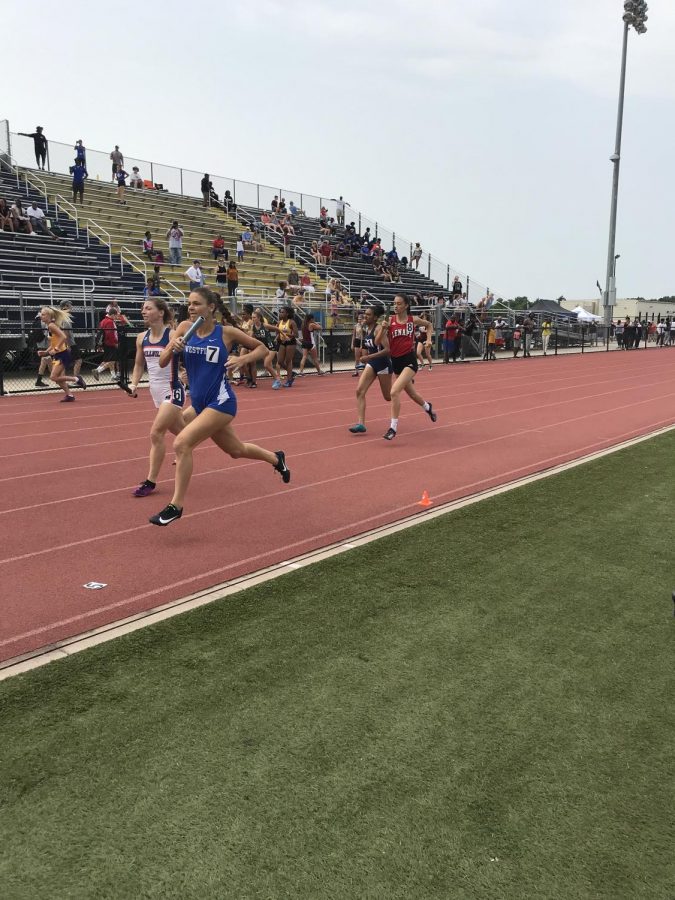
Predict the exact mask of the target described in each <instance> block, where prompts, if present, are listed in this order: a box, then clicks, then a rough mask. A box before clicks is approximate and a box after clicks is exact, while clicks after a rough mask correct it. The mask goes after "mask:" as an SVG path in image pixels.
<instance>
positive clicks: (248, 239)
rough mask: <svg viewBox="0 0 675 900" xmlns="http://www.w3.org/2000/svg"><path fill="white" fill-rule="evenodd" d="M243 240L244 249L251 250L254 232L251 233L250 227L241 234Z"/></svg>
mask: <svg viewBox="0 0 675 900" xmlns="http://www.w3.org/2000/svg"><path fill="white" fill-rule="evenodd" d="M241 239H242V241H243V244H244V249H245V250H250V249H251V247H252V245H253V233H252V231H251V229H250V228H249V226H248V225H247V226H246V228H245V229H244V230H243V231H242V233H241Z"/></svg>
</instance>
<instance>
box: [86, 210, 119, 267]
mask: <svg viewBox="0 0 675 900" xmlns="http://www.w3.org/2000/svg"><path fill="white" fill-rule="evenodd" d="M92 226H93V227H92ZM96 228H97V229H98V230H99V232H100V233H101V234H104V235H105V236H106V237H107V239H108V240H105V239H104V238H102V237H101V235H100V234H96V231H95V230H94V229H96ZM86 229H87V247H89V246H91V241H90V239H89V234H90V232H91V233H92V234H93V235H94V237H95V238H97V239H98V240H99V241H101V243H103V244H105V245H106V247H107V248H108V264H109V265H110V268H111V269H112V264H113V260H112V238H111V237H110V232H109V231H106V230H105V228H104V227H103V226H102V225H99V224H98V222H96V221H94V219H87V223H86Z"/></svg>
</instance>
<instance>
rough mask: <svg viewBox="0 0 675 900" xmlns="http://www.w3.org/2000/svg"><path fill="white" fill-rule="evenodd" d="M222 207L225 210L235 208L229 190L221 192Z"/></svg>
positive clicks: (228, 210) (235, 205)
mask: <svg viewBox="0 0 675 900" xmlns="http://www.w3.org/2000/svg"><path fill="white" fill-rule="evenodd" d="M223 207H224V209H225V211H226V212H230V211H232V212H234V210H235V209H236V208H237V204H236V203H235V202H234V198H233V197H232V194H231V193H230V192H229V191H225V193H224V194H223Z"/></svg>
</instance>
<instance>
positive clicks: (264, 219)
mask: <svg viewBox="0 0 675 900" xmlns="http://www.w3.org/2000/svg"><path fill="white" fill-rule="evenodd" d="M271 222H272V217H271V216H270V214H269V213H268V212H263V213H261V214H260V223H261V225H262V226H263V227H264V228H269V226H270V223H271Z"/></svg>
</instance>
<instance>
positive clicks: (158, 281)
mask: <svg viewBox="0 0 675 900" xmlns="http://www.w3.org/2000/svg"><path fill="white" fill-rule="evenodd" d="M152 283H153V285H154V286H155V291H156V292H157V294H161V293H162V278H161V275H160V274H159V266H155V267H154V268H153V272H152Z"/></svg>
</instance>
